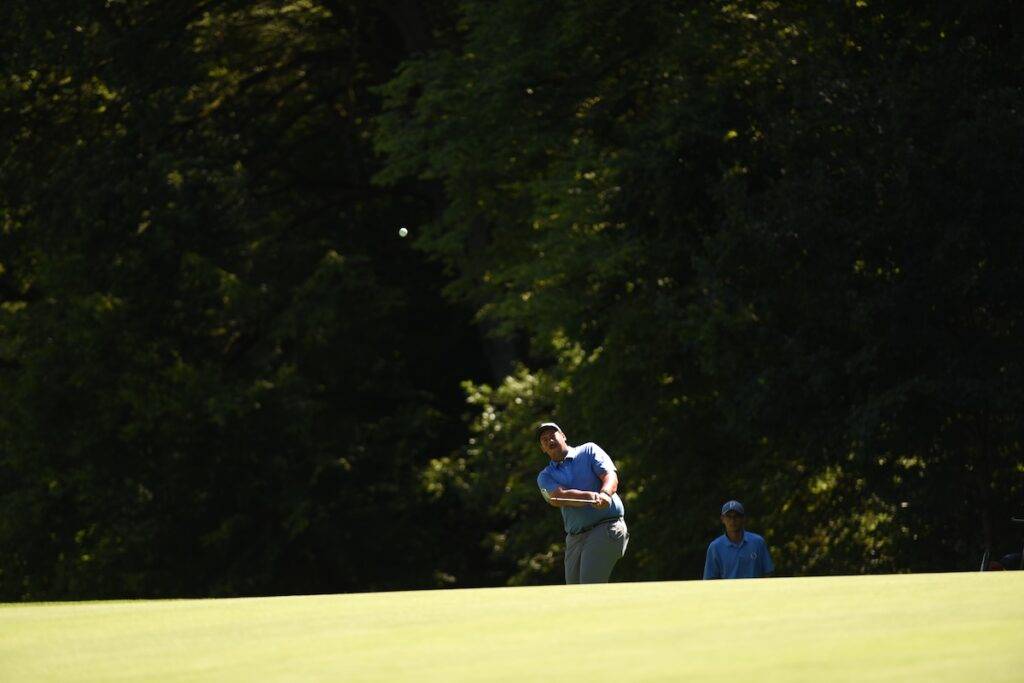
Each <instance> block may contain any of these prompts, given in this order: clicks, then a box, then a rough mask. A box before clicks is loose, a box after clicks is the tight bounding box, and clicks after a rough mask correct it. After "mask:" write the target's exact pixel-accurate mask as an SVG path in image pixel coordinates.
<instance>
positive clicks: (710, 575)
mask: <svg viewBox="0 0 1024 683" xmlns="http://www.w3.org/2000/svg"><path fill="white" fill-rule="evenodd" d="M773 571H775V565H774V564H772V557H771V555H769V554H768V544H767V543H765V542H764V539H763V538H761V537H760V536H758V535H757V534H755V533H751V532H750V531H744V532H743V539H742V540H741V541H740V542H739V543H733V542H732V541H730V540H729V537H728V536H726V535H725V534H722V535H721V536H719V537H718V538H716V539H715V540H713V541H711V544H710V545H709V546H708V558H707V560H705V561H704V578H705V579H757V578H760V577H762V576H765V575H767V574H771V573H772V572H773Z"/></svg>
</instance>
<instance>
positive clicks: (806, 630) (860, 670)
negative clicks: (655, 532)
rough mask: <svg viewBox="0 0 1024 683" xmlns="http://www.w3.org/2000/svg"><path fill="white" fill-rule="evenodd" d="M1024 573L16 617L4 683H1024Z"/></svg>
mask: <svg viewBox="0 0 1024 683" xmlns="http://www.w3.org/2000/svg"><path fill="white" fill-rule="evenodd" d="M1021 671H1024V572H1020V573H1018V572H993V573H986V574H981V573H977V574H927V575H914V576H872V577H834V578H806V579H767V580H757V581H717V582H707V583H705V582H699V581H692V582H672V583H667V582H666V583H633V584H608V585H597V586H547V587H536V588H503V589H481V590H450V591H420V592H400V593H364V594H353V595H325V596H302V597H278V598H258V599H256V598H254V599H236V600H181V601H138V602H93V603H61V604H33V605H4V606H0V680H3V681H113V680H133V681H137V680H159V681H179V680H208V681H274V680H278V681H311V680H331V681H362V680H379V681H395V680H415V681H432V680H438V681H454V680H465V681H470V680H473V681H475V680H542V679H543V680H554V681H559V682H561V681H595V680H613V681H618V682H620V683H626V682H628V681H637V680H665V681H682V680H695V681H699V680H729V681H734V680H757V681H765V680H785V681H792V680H807V681H811V680H813V681H837V680H857V681H863V680H892V681H942V680H948V681H964V680H983V681H987V682H991V681H1014V680H1016V681H1019V680H1021V679H1020V676H1021Z"/></svg>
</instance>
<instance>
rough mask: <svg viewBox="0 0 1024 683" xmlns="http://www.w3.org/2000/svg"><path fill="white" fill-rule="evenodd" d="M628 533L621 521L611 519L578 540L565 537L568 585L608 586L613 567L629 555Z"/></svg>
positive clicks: (586, 532)
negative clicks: (627, 545)
mask: <svg viewBox="0 0 1024 683" xmlns="http://www.w3.org/2000/svg"><path fill="white" fill-rule="evenodd" d="M628 543H629V530H628V529H627V528H626V522H625V521H624V520H622V519H609V520H608V521H607V522H602V523H600V524H598V525H597V526H595V527H594V528H593V529H591V530H590V531H584V532H583V533H582V534H577V535H575V536H571V535H566V537H565V582H566V583H608V579H609V578H610V577H611V575H612V567H614V566H615V563H616V562H618V561H619V558H620V557H622V556H623V555H625V554H626V544H628Z"/></svg>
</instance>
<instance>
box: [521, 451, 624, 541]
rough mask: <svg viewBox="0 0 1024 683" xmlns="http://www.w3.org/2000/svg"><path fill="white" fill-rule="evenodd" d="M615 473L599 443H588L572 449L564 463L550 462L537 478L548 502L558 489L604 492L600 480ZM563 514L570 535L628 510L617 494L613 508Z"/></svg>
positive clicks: (579, 509)
mask: <svg viewBox="0 0 1024 683" xmlns="http://www.w3.org/2000/svg"><path fill="white" fill-rule="evenodd" d="M614 471H615V464H614V463H613V462H612V459H611V458H609V457H608V454H607V453H605V452H604V451H603V450H601V447H600V446H598V445H597V444H596V443H585V444H583V445H582V446H576V447H575V448H570V449H569V453H568V454H567V455H566V456H565V459H564V460H562V462H555V461H551V462H550V463H549V464H548V466H547V467H545V468H544V469H543V470H541V472H540V474H538V475H537V485H538V486H540V490H541V493H542V494H544V498H545V499H547V497H548V495H550V494H552V493H554V492H555V489H556V488H558V487H559V486H561V487H562V488H566V489H578V490H580V491H595V492H596V491H600V490H601V485H602V484H603V483H604V482H603V480H602V479H601V477H603V476H604V475H606V474H608V473H609V472H614ZM561 510H562V521H563V522H564V523H565V533H567V534H575V533H578V532H579V531H580V530H582V529H585V528H587V527H589V526H592V525H594V524H597V523H598V522H600V521H602V520H605V519H616V518H618V517H623V516H625V514H626V511H625V508H623V507H622V500H621V499H620V498H619V494H617V493H616V494H614V495H613V496H612V504H611V505H609V506H608V507H606V508H603V509H600V510H599V509H597V508H594V507H582V508H569V507H564V508H561Z"/></svg>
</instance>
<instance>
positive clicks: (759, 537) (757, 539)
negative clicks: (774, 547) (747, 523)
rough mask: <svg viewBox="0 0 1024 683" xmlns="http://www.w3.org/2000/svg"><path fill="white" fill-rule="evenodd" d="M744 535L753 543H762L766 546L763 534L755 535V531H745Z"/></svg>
mask: <svg viewBox="0 0 1024 683" xmlns="http://www.w3.org/2000/svg"><path fill="white" fill-rule="evenodd" d="M743 533H744V534H746V536H747V538H748V539H749V540H750V541H751V542H752V543H760V544H761V545H766V543H765V541H764V536H762V535H761V534H755V533H754V532H753V531H744V532H743Z"/></svg>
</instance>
